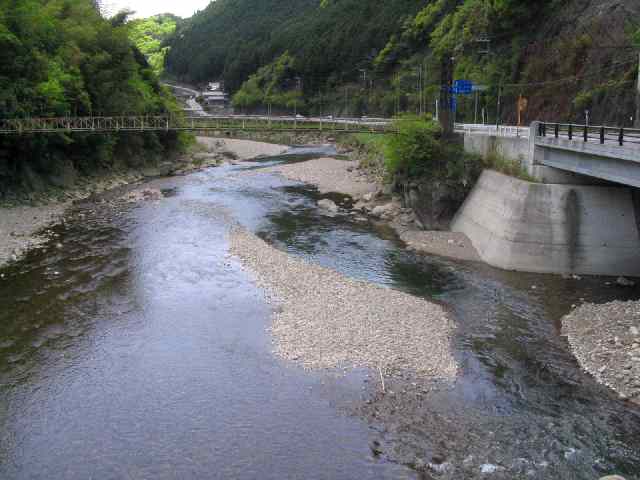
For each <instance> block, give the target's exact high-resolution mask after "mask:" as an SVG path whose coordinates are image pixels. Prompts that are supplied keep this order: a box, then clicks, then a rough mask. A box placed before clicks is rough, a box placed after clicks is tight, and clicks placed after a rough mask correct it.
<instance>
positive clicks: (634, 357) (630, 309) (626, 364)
mask: <svg viewBox="0 0 640 480" xmlns="http://www.w3.org/2000/svg"><path fill="white" fill-rule="evenodd" d="M562 330H563V333H564V334H565V335H566V336H567V338H568V339H569V344H570V345H571V349H572V351H573V353H574V355H575V356H576V358H577V359H578V362H579V363H580V365H581V366H582V367H583V368H584V369H585V370H586V371H587V372H589V373H590V374H591V375H593V376H594V377H595V378H596V380H598V381H599V382H600V383H603V384H604V385H607V386H609V387H610V388H612V389H613V390H615V391H616V392H617V393H618V394H619V395H620V396H621V397H623V398H628V399H630V400H631V401H634V402H636V403H638V404H640V302H637V301H631V302H619V301H616V302H611V303H607V304H604V305H594V304H590V303H587V304H584V305H581V306H580V307H578V308H577V309H575V310H574V311H573V312H571V313H570V314H569V315H567V316H565V317H564V318H563V319H562Z"/></svg>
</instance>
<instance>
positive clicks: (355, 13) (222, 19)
mask: <svg viewBox="0 0 640 480" xmlns="http://www.w3.org/2000/svg"><path fill="white" fill-rule="evenodd" d="M421 4H423V1H422V0H386V1H384V2H379V1H372V0H339V1H332V2H327V3H326V5H324V6H321V5H320V2H319V1H318V0H262V1H260V2H255V1H252V0H217V1H216V2H212V3H211V4H210V5H209V6H208V7H207V8H206V9H205V10H204V11H202V12H200V13H198V14H196V15H195V16H194V17H192V18H191V19H189V20H187V21H186V22H185V24H184V25H183V26H182V27H180V28H179V29H178V31H177V33H176V35H175V37H174V39H173V41H172V42H171V45H172V49H171V51H170V52H169V54H168V56H167V68H168V70H169V71H170V72H172V73H174V74H176V75H177V76H179V77H183V78H184V79H186V80H191V81H195V82H203V81H207V80H212V79H216V78H219V77H222V78H223V79H224V80H225V83H226V86H227V88H229V89H230V90H231V91H233V92H235V91H236V90H237V89H238V88H239V87H240V85H241V84H242V83H243V82H244V81H245V80H247V79H248V77H249V75H250V74H252V73H255V72H256V71H257V70H258V69H259V68H260V67H262V66H264V65H267V64H269V63H271V62H272V61H273V60H275V59H277V58H278V57H279V56H280V55H282V54H283V53H284V52H285V51H288V52H289V53H290V55H291V56H292V57H293V58H294V59H295V70H296V73H297V75H299V76H300V77H302V78H303V85H302V87H303V89H304V91H305V92H306V94H307V95H308V94H309V93H311V92H314V91H316V90H318V89H321V88H323V87H324V86H326V85H336V84H339V83H342V82H344V81H351V80H356V79H357V78H358V77H359V76H360V72H359V69H360V68H366V67H367V66H368V65H369V64H370V62H371V59H372V58H373V56H375V52H376V50H377V49H379V48H381V47H383V46H384V44H385V42H386V40H387V38H388V37H389V35H390V34H391V33H392V32H393V31H394V30H396V29H397V28H398V27H399V25H400V24H401V22H402V20H403V18H404V17H405V16H411V15H413V14H415V13H416V12H417V11H418V10H419V8H420V5H421Z"/></svg>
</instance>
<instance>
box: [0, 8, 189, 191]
mask: <svg viewBox="0 0 640 480" xmlns="http://www.w3.org/2000/svg"><path fill="white" fill-rule="evenodd" d="M172 108H175V107H174V106H173V101H172V100H171V99H170V97H169V96H168V95H167V94H166V93H164V91H163V89H162V87H161V86H160V84H159V83H158V81H157V78H156V76H155V74H154V72H153V70H152V69H151V68H150V66H149V64H148V63H147V61H146V60H145V58H144V57H143V56H142V54H141V53H140V52H139V51H138V50H137V49H136V48H135V47H134V46H133V45H132V44H131V42H130V40H129V38H128V30H127V27H126V25H125V16H123V15H119V16H116V17H114V18H112V19H111V20H106V19H104V18H102V17H101V16H100V15H99V14H98V13H97V11H96V10H95V8H94V7H93V3H92V2H91V1H90V0H0V115H1V116H2V117H5V118H7V117H9V118H16V117H27V116H65V115H79V116H81V115H98V114H104V115H114V114H123V113H127V112H136V113H142V114H157V113H161V112H166V111H167V110H169V109H172ZM177 142H178V137H177V136H176V135H172V134H166V135H160V134H154V133H148V134H145V135H140V134H130V135H126V134H113V135H89V134H77V133H74V134H69V135H65V134H51V135H22V136H19V137H18V136H5V137H2V138H1V139H0V197H2V196H3V195H6V194H7V192H8V191H9V190H10V189H12V188H13V187H15V186H16V185H17V184H19V183H22V184H24V185H23V186H24V187H26V188H32V189H33V188H36V187H38V188H43V187H44V186H45V185H46V183H47V181H48V180H51V179H55V178H59V175H57V173H56V172H57V171H58V170H59V169H60V168H61V167H60V166H61V165H62V164H64V165H65V169H66V170H67V171H74V172H75V171H78V172H80V174H86V175H90V174H92V173H95V172H96V170H98V169H100V168H110V167H111V166H113V164H114V162H115V161H116V159H118V158H126V159H127V162H129V163H131V162H134V161H136V160H138V161H142V160H144V159H143V158H142V157H143V156H150V155H151V156H152V155H154V154H158V153H160V152H162V151H166V150H170V149H173V148H175V147H176V145H177ZM141 159H142V160H141ZM69 162H71V164H69ZM43 179H45V180H43ZM53 181H54V183H55V182H57V180H53Z"/></svg>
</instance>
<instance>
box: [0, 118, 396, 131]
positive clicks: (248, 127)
mask: <svg viewBox="0 0 640 480" xmlns="http://www.w3.org/2000/svg"><path fill="white" fill-rule="evenodd" d="M146 131H149V132H160V131H192V132H233V131H261V132H327V133H376V134H383V133H394V132H395V129H394V127H393V126H392V124H391V122H390V121H389V120H386V119H343V118H341V119H327V118H295V117H259V116H187V117H180V116H170V115H159V116H146V115H130V116H113V117H102V116H100V117H55V118H11V119H0V135H23V134H40V133H73V132H87V133H109V132H146Z"/></svg>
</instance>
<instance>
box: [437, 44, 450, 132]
mask: <svg viewBox="0 0 640 480" xmlns="http://www.w3.org/2000/svg"><path fill="white" fill-rule="evenodd" d="M452 88H453V57H452V56H451V54H450V53H446V54H445V55H444V57H442V63H441V70H440V104H439V110H440V112H439V114H440V115H439V117H438V120H440V125H441V126H442V131H443V134H444V135H445V136H447V135H451V134H452V133H453V112H452V111H451V110H452V106H453V105H452V101H451V90H452Z"/></svg>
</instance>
